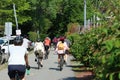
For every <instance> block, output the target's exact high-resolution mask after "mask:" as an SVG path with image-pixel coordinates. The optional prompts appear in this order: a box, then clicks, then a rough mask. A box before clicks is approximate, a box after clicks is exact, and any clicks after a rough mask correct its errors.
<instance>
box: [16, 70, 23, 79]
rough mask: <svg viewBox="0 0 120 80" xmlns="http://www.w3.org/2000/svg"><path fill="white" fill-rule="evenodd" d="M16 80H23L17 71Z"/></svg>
mask: <svg viewBox="0 0 120 80" xmlns="http://www.w3.org/2000/svg"><path fill="white" fill-rule="evenodd" d="M15 80H22V79H21V78H20V76H19V71H18V70H15Z"/></svg>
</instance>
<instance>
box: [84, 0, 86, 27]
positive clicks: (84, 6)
mask: <svg viewBox="0 0 120 80" xmlns="http://www.w3.org/2000/svg"><path fill="white" fill-rule="evenodd" d="M84 29H86V0H84Z"/></svg>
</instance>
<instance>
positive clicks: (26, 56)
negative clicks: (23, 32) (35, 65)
mask: <svg viewBox="0 0 120 80" xmlns="http://www.w3.org/2000/svg"><path fill="white" fill-rule="evenodd" d="M25 62H26V66H29V62H28V54H25Z"/></svg>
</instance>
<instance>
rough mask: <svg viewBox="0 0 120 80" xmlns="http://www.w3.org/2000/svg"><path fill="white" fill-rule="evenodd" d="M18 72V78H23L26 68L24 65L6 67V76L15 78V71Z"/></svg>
mask: <svg viewBox="0 0 120 80" xmlns="http://www.w3.org/2000/svg"><path fill="white" fill-rule="evenodd" d="M16 70H17V71H18V72H19V73H18V74H19V76H24V75H25V71H26V67H25V65H8V75H9V77H10V79H11V78H15V71H16Z"/></svg>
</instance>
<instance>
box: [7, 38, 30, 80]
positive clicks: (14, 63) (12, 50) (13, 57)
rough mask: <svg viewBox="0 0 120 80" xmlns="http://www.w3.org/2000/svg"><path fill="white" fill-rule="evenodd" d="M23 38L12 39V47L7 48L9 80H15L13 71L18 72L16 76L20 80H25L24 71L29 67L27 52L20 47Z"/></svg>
mask: <svg viewBox="0 0 120 80" xmlns="http://www.w3.org/2000/svg"><path fill="white" fill-rule="evenodd" d="M22 43H23V38H22V37H21V36H17V37H16V38H15V39H14V45H13V46H11V47H9V54H10V56H9V60H8V75H9V77H10V80H15V71H16V70H17V71H18V74H19V76H20V78H21V80H25V71H26V66H27V67H30V66H29V64H28V51H27V49H26V48H25V47H23V46H22Z"/></svg>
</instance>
